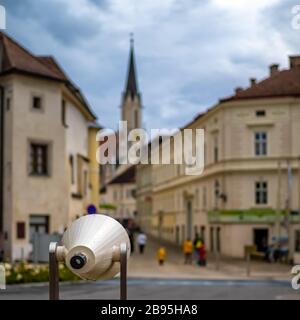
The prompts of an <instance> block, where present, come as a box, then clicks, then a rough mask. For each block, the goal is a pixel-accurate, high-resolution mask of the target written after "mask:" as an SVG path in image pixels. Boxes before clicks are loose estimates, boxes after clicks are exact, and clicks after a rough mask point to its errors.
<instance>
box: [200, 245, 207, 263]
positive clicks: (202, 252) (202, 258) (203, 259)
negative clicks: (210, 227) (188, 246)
mask: <svg viewBox="0 0 300 320" xmlns="http://www.w3.org/2000/svg"><path fill="white" fill-rule="evenodd" d="M199 265H200V266H206V250H205V243H204V241H202V244H201V246H200V248H199Z"/></svg>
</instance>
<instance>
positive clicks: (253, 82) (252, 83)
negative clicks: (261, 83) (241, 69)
mask: <svg viewBox="0 0 300 320" xmlns="http://www.w3.org/2000/svg"><path fill="white" fill-rule="evenodd" d="M250 85H251V87H254V86H255V85H256V79H255V78H250Z"/></svg>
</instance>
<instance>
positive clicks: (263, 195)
mask: <svg viewBox="0 0 300 320" xmlns="http://www.w3.org/2000/svg"><path fill="white" fill-rule="evenodd" d="M255 203H256V204H267V203H268V183H267V182H265V181H260V182H256V183H255Z"/></svg>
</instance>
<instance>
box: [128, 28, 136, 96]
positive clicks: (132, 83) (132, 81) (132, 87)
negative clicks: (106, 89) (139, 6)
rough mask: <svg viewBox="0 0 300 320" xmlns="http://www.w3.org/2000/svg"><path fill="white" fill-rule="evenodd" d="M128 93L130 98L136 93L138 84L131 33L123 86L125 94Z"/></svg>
mask: <svg viewBox="0 0 300 320" xmlns="http://www.w3.org/2000/svg"><path fill="white" fill-rule="evenodd" d="M128 95H130V96H131V97H132V98H133V97H134V96H136V95H138V85H137V78H136V71H135V57H134V39H133V34H132V33H131V34H130V54H129V64H128V71H127V83H126V87H125V96H128Z"/></svg>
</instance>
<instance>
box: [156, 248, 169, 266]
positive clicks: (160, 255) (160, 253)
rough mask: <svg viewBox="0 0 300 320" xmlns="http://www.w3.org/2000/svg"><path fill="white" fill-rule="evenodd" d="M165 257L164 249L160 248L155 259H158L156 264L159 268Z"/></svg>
mask: <svg viewBox="0 0 300 320" xmlns="http://www.w3.org/2000/svg"><path fill="white" fill-rule="evenodd" d="M166 255H167V251H166V249H165V247H162V246H161V247H160V248H159V249H158V251H157V259H158V264H159V265H160V266H162V265H163V264H164V263H165V260H166Z"/></svg>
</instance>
